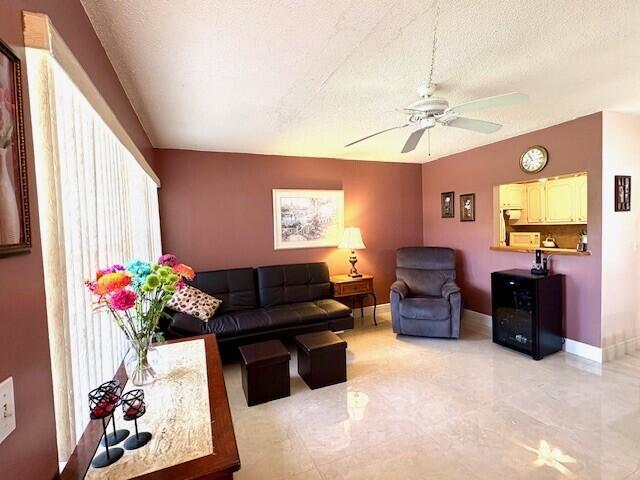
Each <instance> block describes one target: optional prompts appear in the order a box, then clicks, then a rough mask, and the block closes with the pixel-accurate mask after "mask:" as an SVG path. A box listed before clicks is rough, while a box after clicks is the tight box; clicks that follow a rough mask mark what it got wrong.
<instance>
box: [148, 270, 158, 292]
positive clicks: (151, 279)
mask: <svg viewBox="0 0 640 480" xmlns="http://www.w3.org/2000/svg"><path fill="white" fill-rule="evenodd" d="M145 284H146V285H147V286H148V287H149V288H150V289H152V290H153V289H154V288H156V287H157V286H158V285H160V279H159V278H158V276H157V275H154V274H153V273H152V274H151V275H149V276H148V277H147V281H146V283H145Z"/></svg>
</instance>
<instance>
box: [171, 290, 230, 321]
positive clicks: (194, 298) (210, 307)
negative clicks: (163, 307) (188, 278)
mask: <svg viewBox="0 0 640 480" xmlns="http://www.w3.org/2000/svg"><path fill="white" fill-rule="evenodd" d="M220 304H222V300H218V299H217V298H215V297H212V296H211V295H208V294H206V293H204V292H203V291H202V290H198V289H197V288H194V287H192V286H190V285H185V286H184V287H183V288H181V289H180V290H178V291H177V292H176V293H174V294H173V297H171V300H169V303H167V307H169V308H170V309H172V310H175V311H176V312H182V313H186V314H187V315H191V316H193V317H196V318H198V319H200V320H202V321H203V322H207V321H209V319H210V318H211V317H212V316H213V314H214V313H216V310H217V309H218V307H219V306H220Z"/></svg>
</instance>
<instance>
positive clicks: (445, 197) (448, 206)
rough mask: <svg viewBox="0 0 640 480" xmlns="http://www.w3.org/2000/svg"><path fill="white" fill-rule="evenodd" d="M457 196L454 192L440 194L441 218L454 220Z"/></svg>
mask: <svg viewBox="0 0 640 480" xmlns="http://www.w3.org/2000/svg"><path fill="white" fill-rule="evenodd" d="M455 200H456V194H455V193H454V192H444V193H441V194H440V216H441V217H442V218H454V217H455V216H456V213H455V205H454V203H455Z"/></svg>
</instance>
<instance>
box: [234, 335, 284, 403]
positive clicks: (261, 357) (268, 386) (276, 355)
mask: <svg viewBox="0 0 640 480" xmlns="http://www.w3.org/2000/svg"><path fill="white" fill-rule="evenodd" d="M239 350H240V356H241V357H242V365H241V370H242V389H243V390H244V396H245V398H246V399H247V405H249V406H250V407H251V406H253V405H258V404H260V403H265V402H269V401H271V400H275V399H277V398H282V397H288V396H289V395H290V393H291V389H290V385H289V359H290V358H291V355H290V354H289V350H287V348H286V347H285V346H284V345H283V344H282V342H281V341H279V340H269V341H267V342H260V343H253V344H251V345H243V346H242V347H240V348H239Z"/></svg>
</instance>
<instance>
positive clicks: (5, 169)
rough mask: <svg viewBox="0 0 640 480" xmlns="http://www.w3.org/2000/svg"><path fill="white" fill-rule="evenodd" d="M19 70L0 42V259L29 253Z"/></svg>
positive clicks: (17, 63)
mask: <svg viewBox="0 0 640 480" xmlns="http://www.w3.org/2000/svg"><path fill="white" fill-rule="evenodd" d="M20 68H21V66H20V59H19V58H18V57H17V56H16V55H15V54H14V53H13V52H12V51H11V49H10V48H9V47H8V46H7V45H5V44H4V43H3V42H2V41H0V256H4V255H11V254H15V253H23V252H29V250H30V249H31V233H30V225H29V185H28V183H27V159H26V155H25V147H24V121H23V116H22V72H21V69H20Z"/></svg>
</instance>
